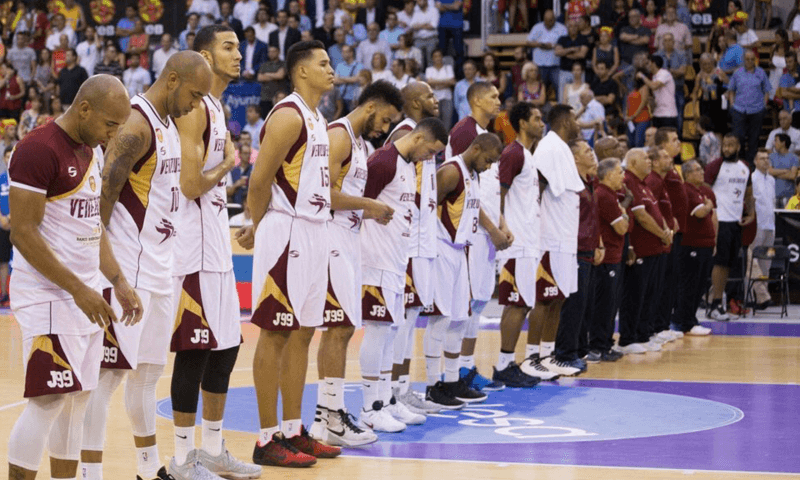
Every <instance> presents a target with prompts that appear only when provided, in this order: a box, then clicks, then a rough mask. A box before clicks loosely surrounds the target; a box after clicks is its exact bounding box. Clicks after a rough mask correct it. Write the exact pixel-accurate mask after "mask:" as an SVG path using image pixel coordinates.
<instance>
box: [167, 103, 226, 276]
mask: <svg viewBox="0 0 800 480" xmlns="http://www.w3.org/2000/svg"><path fill="white" fill-rule="evenodd" d="M202 108H203V109H204V110H205V112H206V129H205V131H204V132H203V139H202V141H203V147H204V151H205V154H204V157H203V171H204V172H205V171H208V170H211V169H214V168H216V167H217V166H218V165H219V164H221V163H222V162H223V161H224V159H225V142H226V140H227V138H226V137H227V135H226V134H227V132H228V126H227V125H226V123H225V112H224V111H223V110H222V104H221V103H220V102H219V100H217V99H216V98H214V97H212V96H211V95H206V96H205V97H203V103H202ZM226 183H227V178H226V177H222V179H221V180H220V181H219V182H217V184H216V185H214V186H213V187H212V188H211V190H209V191H207V192H206V193H204V194H202V195H200V196H199V197H197V198H196V199H194V200H189V199H188V198H186V197H185V196H183V194H181V195H180V204H181V205H180V214H179V215H178V217H177V221H178V226H179V228H178V234H179V237H178V241H177V242H175V272H174V275H175V276H180V275H190V274H192V273H196V272H201V271H202V272H227V271H229V270H231V269H232V268H233V253H232V250H231V237H230V227H229V226H228V193H227V191H226V189H225V185H226Z"/></svg>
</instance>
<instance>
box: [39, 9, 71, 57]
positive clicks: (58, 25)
mask: <svg viewBox="0 0 800 480" xmlns="http://www.w3.org/2000/svg"><path fill="white" fill-rule="evenodd" d="M61 35H66V36H67V40H68V44H69V46H70V47H71V48H75V45H77V44H78V41H77V39H78V37H77V36H76V35H75V31H74V30H72V29H71V28H69V26H68V25H67V24H66V21H65V20H64V15H62V14H60V13H56V14H55V15H53V25H52V28H51V29H50V35H48V36H47V43H46V45H45V46H46V47H47V48H48V49H49V50H55V49H56V48H58V46H59V45H60V44H61Z"/></svg>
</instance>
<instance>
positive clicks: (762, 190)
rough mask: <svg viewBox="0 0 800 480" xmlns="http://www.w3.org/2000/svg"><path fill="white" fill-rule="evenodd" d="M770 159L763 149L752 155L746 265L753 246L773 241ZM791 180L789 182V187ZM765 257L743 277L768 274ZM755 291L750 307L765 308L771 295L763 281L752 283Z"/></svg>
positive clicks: (773, 207)
mask: <svg viewBox="0 0 800 480" xmlns="http://www.w3.org/2000/svg"><path fill="white" fill-rule="evenodd" d="M769 161H770V158H769V153H768V152H767V149H766V148H762V149H759V151H758V153H757V154H756V169H755V170H754V171H753V173H752V174H751V176H750V179H751V182H752V183H753V200H754V201H755V206H756V222H757V224H756V237H755V238H754V239H753V242H752V243H751V244H750V248H749V249H748V251H747V265H748V269H749V268H750V262H751V259H752V256H753V249H754V248H756V247H771V246H773V245H774V244H775V184H776V181H775V178H774V177H773V176H772V175H770V172H769V170H770V162H769ZM793 184H794V181H792V182H790V183H789V186H790V188H791V187H793V186H794V185H793ZM770 263H771V262H770V261H769V260H758V261H757V262H756V265H753V267H754V268H753V269H752V271H749V272H747V278H757V277H760V276H761V275H768V274H769V267H770ZM754 290H755V294H756V298H755V305H753V309H754V310H763V309H765V308H767V306H768V305H769V302H770V300H771V297H770V295H769V291H768V290H767V286H766V284H764V283H763V282H757V283H755V284H754Z"/></svg>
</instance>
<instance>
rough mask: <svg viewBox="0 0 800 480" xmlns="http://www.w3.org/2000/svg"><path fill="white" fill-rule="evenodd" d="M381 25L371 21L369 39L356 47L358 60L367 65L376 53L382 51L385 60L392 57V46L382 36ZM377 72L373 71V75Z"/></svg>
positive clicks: (368, 30) (368, 32) (368, 31)
mask: <svg viewBox="0 0 800 480" xmlns="http://www.w3.org/2000/svg"><path fill="white" fill-rule="evenodd" d="M380 33H381V30H380V27H379V26H378V24H377V23H374V22H373V23H371V24H370V25H369V27H368V28H367V39H366V40H364V41H363V42H361V43H359V44H358V47H357V48H356V61H357V62H359V63H361V64H364V65H366V64H367V63H368V62H370V63H371V60H372V58H373V56H374V55H375V54H376V53H382V54H383V56H384V60H386V61H388V60H389V59H390V58H392V48H391V47H390V46H389V42H387V41H386V40H384V39H382V38H380ZM374 76H375V73H374V72H373V77H374Z"/></svg>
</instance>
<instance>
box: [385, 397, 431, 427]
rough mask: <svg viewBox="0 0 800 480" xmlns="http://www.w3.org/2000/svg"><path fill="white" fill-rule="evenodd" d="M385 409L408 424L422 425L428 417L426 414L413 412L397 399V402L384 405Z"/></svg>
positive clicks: (398, 419) (399, 420)
mask: <svg viewBox="0 0 800 480" xmlns="http://www.w3.org/2000/svg"><path fill="white" fill-rule="evenodd" d="M383 409H384V410H386V411H387V412H389V413H390V414H391V415H392V417H394V419H395V420H397V421H398V422H403V423H405V424H406V425H422V424H423V423H425V420H427V419H428V417H426V416H425V415H421V414H419V413H414V412H412V411H411V410H409V409H408V408H406V406H405V405H403V404H402V403H400V402H398V401H397V400H396V399H395V403H390V404H389V405H387V406H385V407H383Z"/></svg>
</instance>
